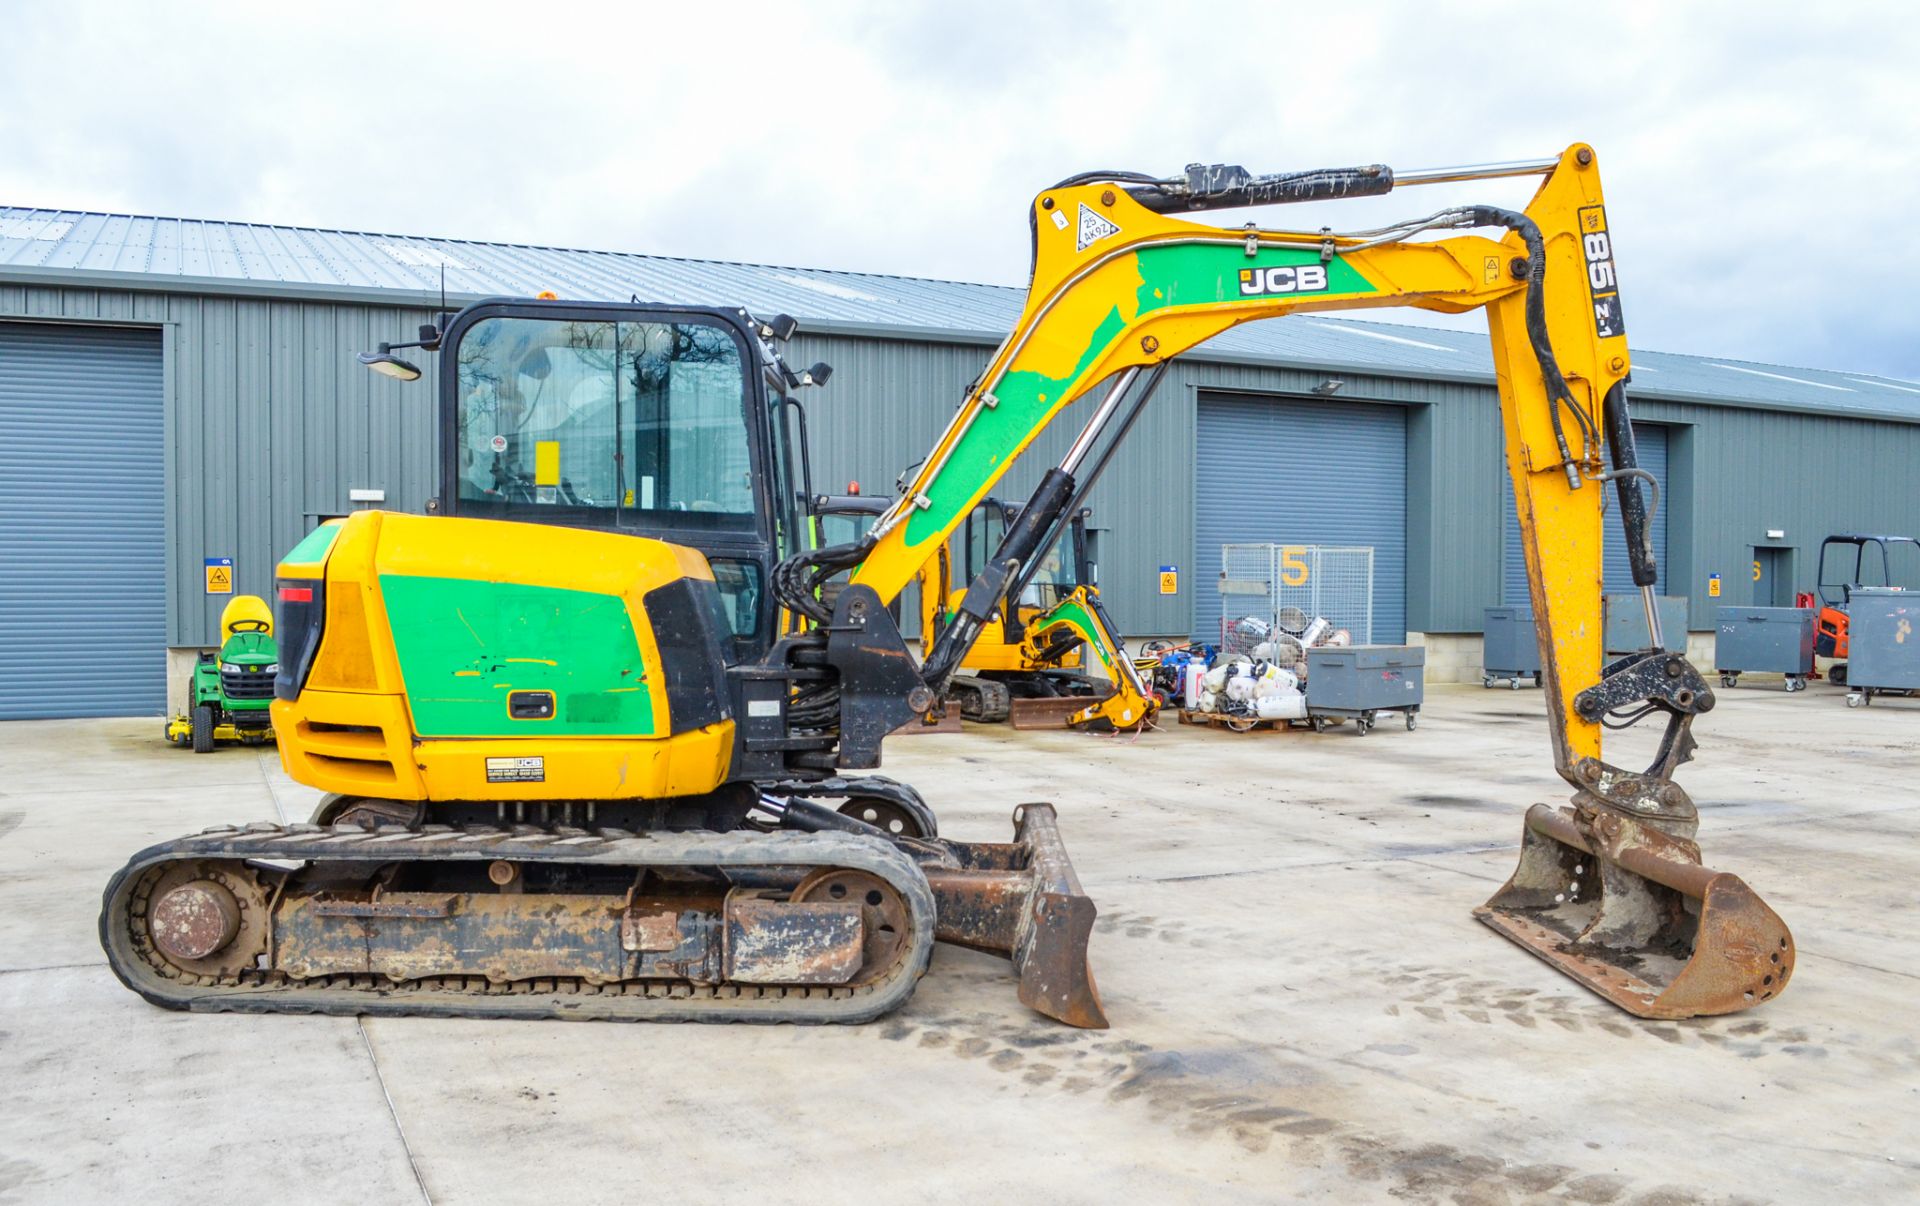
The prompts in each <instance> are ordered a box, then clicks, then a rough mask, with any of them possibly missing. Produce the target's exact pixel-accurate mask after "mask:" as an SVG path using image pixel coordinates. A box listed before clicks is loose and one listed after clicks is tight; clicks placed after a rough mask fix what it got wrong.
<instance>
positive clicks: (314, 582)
mask: <svg viewBox="0 0 1920 1206" xmlns="http://www.w3.org/2000/svg"><path fill="white" fill-rule="evenodd" d="M274 586H275V587H276V590H275V595H276V603H275V605H274V617H273V621H274V632H275V634H276V635H277V636H278V638H279V641H280V670H279V672H278V673H277V674H275V675H274V676H273V693H274V695H275V696H277V697H278V698H280V699H285V700H289V701H291V700H295V699H298V698H299V697H300V688H301V687H303V686H305V685H306V681H307V672H308V671H310V670H312V669H313V659H314V655H315V654H317V653H319V652H320V630H321V629H322V628H323V627H325V623H326V614H327V612H326V594H327V590H326V583H325V582H324V581H323V580H321V579H318V578H282V579H280V580H279V581H278V582H276V583H274Z"/></svg>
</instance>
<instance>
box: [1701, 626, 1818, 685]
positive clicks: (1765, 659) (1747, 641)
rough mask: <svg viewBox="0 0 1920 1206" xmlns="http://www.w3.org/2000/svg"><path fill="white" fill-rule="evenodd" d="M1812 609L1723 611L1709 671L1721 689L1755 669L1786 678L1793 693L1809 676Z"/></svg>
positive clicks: (1716, 633) (1715, 635)
mask: <svg viewBox="0 0 1920 1206" xmlns="http://www.w3.org/2000/svg"><path fill="white" fill-rule="evenodd" d="M1815 614H1817V613H1815V611H1814V610H1813V608H1811V607H1722V608H1720V614H1719V619H1718V621H1717V622H1716V627H1715V630H1714V637H1713V663H1714V669H1716V670H1718V671H1719V672H1720V682H1721V685H1722V686H1728V687H1731V686H1733V685H1734V682H1735V681H1736V680H1737V679H1738V678H1739V677H1740V675H1741V674H1743V673H1746V672H1747V671H1755V672H1758V673H1763V674H1784V675H1786V676H1787V690H1789V691H1798V690H1799V689H1800V687H1801V686H1802V685H1804V684H1805V683H1806V679H1807V675H1809V674H1812V673H1813V620H1814V616H1815Z"/></svg>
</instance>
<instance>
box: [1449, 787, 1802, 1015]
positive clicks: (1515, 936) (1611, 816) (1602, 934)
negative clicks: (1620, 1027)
mask: <svg viewBox="0 0 1920 1206" xmlns="http://www.w3.org/2000/svg"><path fill="white" fill-rule="evenodd" d="M1474 916H1476V917H1478V918H1479V919H1480V920H1481V921H1483V922H1485V923H1486V924H1487V925H1489V926H1491V927H1492V928H1493V929H1495V930H1497V931H1499V932H1500V933H1501V934H1502V935H1504V936H1505V937H1507V938H1509V939H1511V940H1513V941H1514V942H1517V943H1519V944H1520V945H1521V946H1522V947H1524V948H1525V949H1527V950H1528V951H1530V952H1532V953H1533V954H1534V955H1536V956H1538V957H1539V958H1541V959H1544V960H1545V961H1546V962H1548V963H1549V964H1552V965H1553V966H1554V967H1556V968H1558V969H1559V970H1560V971H1562V972H1565V973H1566V974H1567V975H1569V976H1572V977H1573V978H1574V979H1576V980H1578V981H1580V982H1581V983H1582V984H1584V985H1586V986H1587V987H1588V988H1590V989H1592V990H1593V991H1594V992H1597V993H1599V994H1600V995H1601V996H1603V997H1605V998H1606V999H1607V1000H1609V1001H1612V1002H1613V1003H1614V1004H1615V1005H1618V1006H1619V1007H1620V1008H1622V1009H1624V1010H1626V1011H1627V1012H1628V1013H1631V1014H1634V1015H1636V1016H1638V1017H1643V1018H1690V1017H1698V1016H1701V1015H1709V1014H1721V1013H1736V1012H1738V1011H1740V1010H1742V1009H1747V1008H1750V1007H1752V1006H1754V1005H1758V1004H1759V1003H1760V1002H1762V1001H1765V1000H1768V999H1770V998H1772V997H1774V996H1777V995H1778V994H1779V993H1780V991H1781V990H1782V989H1784V988H1785V987H1786V985H1787V980H1788V978H1789V977H1791V976H1792V975H1793V935H1792V934H1790V933H1788V932H1787V927H1786V923H1784V922H1782V921H1781V920H1780V918H1779V916H1778V915H1777V914H1776V913H1774V911H1773V910H1772V909H1770V908H1768V907H1767V905H1766V903H1765V902H1764V901H1762V900H1761V899H1760V897H1759V896H1758V895H1757V894H1755V892H1754V891H1753V889H1752V888H1749V887H1748V886H1747V885H1746V884H1745V883H1744V882H1742V881H1741V879H1740V878H1739V877H1738V876H1736V875H1731V874H1728V873H1726V872H1721V871H1714V870H1712V869H1710V868H1708V867H1704V866H1702V865H1701V864H1700V850H1699V847H1698V846H1696V845H1695V844H1694V843H1693V842H1691V841H1688V840H1686V839H1684V838H1679V837H1674V836H1671V835H1669V834H1667V833H1664V832H1661V831H1660V830H1657V829H1654V828H1651V827H1650V826H1647V825H1644V824H1641V823H1639V822H1637V821H1636V820H1634V819H1633V818H1631V817H1627V816H1622V815H1619V814H1617V813H1614V812H1611V811H1608V810H1605V809H1597V808H1551V807H1548V806H1547V805H1545V804H1536V805H1534V806H1533V807H1532V808H1530V809H1529V810H1528V811H1527V820H1526V830H1525V832H1524V834H1523V835H1522V838H1521V845H1520V865H1519V867H1518V868H1517V869H1515V871H1514V873H1513V877H1512V878H1511V879H1509V880H1508V881H1507V883H1506V886H1505V887H1503V888H1501V889H1500V890H1499V891H1498V892H1496V893H1494V895H1493V898H1492V899H1491V900H1489V901H1487V903H1486V904H1485V905H1483V906H1481V907H1480V908H1478V909H1476V910H1474Z"/></svg>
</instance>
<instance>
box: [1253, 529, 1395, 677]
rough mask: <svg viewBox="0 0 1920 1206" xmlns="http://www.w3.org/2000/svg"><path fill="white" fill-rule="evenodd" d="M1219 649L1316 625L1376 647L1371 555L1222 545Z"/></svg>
mask: <svg viewBox="0 0 1920 1206" xmlns="http://www.w3.org/2000/svg"><path fill="white" fill-rule="evenodd" d="M1220 615H1221V620H1220V644H1221V647H1222V648H1223V649H1227V650H1230V651H1231V650H1236V649H1238V648H1239V646H1241V645H1246V646H1247V647H1248V650H1241V651H1242V652H1246V651H1249V650H1250V649H1251V648H1252V646H1253V645H1255V644H1258V643H1259V642H1261V641H1266V640H1270V639H1271V638H1272V637H1274V636H1276V635H1278V634H1282V633H1284V634H1287V635H1290V636H1293V637H1301V636H1302V635H1303V634H1305V633H1306V630H1307V629H1308V628H1309V627H1310V626H1311V625H1312V624H1313V623H1314V621H1315V620H1318V619H1325V620H1326V621H1327V623H1328V626H1329V627H1330V628H1332V629H1345V630H1346V631H1347V632H1348V633H1350V634H1351V635H1352V639H1353V643H1354V644H1356V645H1371V644H1372V643H1373V549H1372V548H1369V547H1362V546H1357V545H1356V546H1332V545H1318V544H1223V545H1221V546H1220Z"/></svg>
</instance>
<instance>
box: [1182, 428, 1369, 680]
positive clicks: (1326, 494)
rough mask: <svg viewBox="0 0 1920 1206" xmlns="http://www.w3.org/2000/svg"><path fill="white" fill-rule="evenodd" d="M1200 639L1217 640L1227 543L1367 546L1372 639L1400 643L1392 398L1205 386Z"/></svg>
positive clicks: (1198, 526)
mask: <svg viewBox="0 0 1920 1206" xmlns="http://www.w3.org/2000/svg"><path fill="white" fill-rule="evenodd" d="M1199 411H1200V413H1199V439H1198V445H1199V452H1200V463H1199V464H1198V465H1197V466H1196V467H1195V475H1194V476H1195V483H1196V484H1195V487H1194V495H1195V498H1194V540H1195V547H1194V578H1193V583H1194V607H1193V612H1194V619H1193V635H1194V638H1195V639H1196V640H1203V641H1208V642H1212V641H1217V640H1218V639H1219V637H1220V614H1221V606H1220V592H1219V581H1220V546H1221V545H1223V544H1240V543H1261V544H1319V545H1366V546H1370V547H1371V548H1372V549H1373V639H1374V641H1375V643H1377V644H1396V643H1398V642H1400V641H1403V640H1405V639H1406V622H1407V621H1406V616H1407V417H1406V411H1405V410H1404V409H1403V408H1401V407H1397V406H1376V405H1370V404H1367V403H1362V402H1334V401H1322V400H1320V399H1318V398H1267V397H1244V396H1238V395H1232V394H1202V395H1201V397H1200V403H1199Z"/></svg>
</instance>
